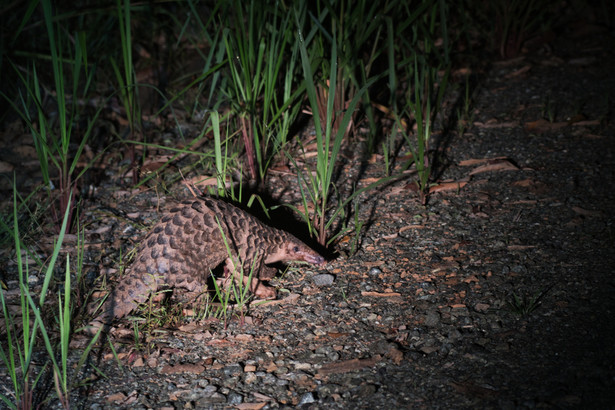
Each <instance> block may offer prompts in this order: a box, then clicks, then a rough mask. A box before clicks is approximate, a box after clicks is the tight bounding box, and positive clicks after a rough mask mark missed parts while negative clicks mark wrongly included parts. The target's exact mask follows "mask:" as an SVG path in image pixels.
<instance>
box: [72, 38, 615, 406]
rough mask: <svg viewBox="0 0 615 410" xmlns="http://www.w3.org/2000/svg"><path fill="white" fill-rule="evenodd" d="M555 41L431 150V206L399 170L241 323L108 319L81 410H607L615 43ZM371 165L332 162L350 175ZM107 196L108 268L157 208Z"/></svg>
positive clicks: (484, 84)
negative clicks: (436, 171) (325, 249)
mask: <svg viewBox="0 0 615 410" xmlns="http://www.w3.org/2000/svg"><path fill="white" fill-rule="evenodd" d="M589 28H592V29H596V30H597V28H595V27H591V26H590V27H589ZM565 34H566V35H567V36H566V37H562V38H560V39H559V40H556V41H555V42H553V43H552V44H550V45H549V47H545V48H542V49H540V50H539V51H538V52H535V53H533V54H530V55H526V56H525V57H524V58H521V59H517V60H514V61H508V62H505V63H495V64H493V65H492V66H491V67H490V69H489V70H488V72H486V73H485V75H484V76H483V77H481V78H480V80H479V81H478V87H477V89H476V90H475V99H476V101H475V104H474V107H473V108H474V109H473V113H474V118H473V123H472V124H470V125H469V127H468V129H467V130H466V132H465V133H464V134H463V135H462V136H459V135H455V136H453V137H452V138H448V139H446V140H444V139H441V141H440V142H441V144H440V147H439V148H440V150H439V154H440V157H441V158H442V160H441V161H440V162H441V163H442V164H445V165H446V167H443V168H442V171H441V173H440V179H441V181H444V182H447V181H448V182H457V183H459V184H461V185H462V187H460V188H459V189H454V190H447V191H443V192H438V193H434V194H433V195H432V196H431V197H430V200H429V202H428V204H427V206H421V205H420V204H419V202H418V201H417V198H416V193H415V192H413V190H412V185H411V184H410V180H409V179H405V180H397V181H396V182H394V183H391V184H389V185H388V186H386V187H384V188H381V189H379V190H377V191H371V192H370V194H369V195H364V196H363V197H362V198H361V202H360V207H359V210H360V215H361V217H360V220H361V221H363V222H364V226H363V230H362V232H361V233H362V235H361V237H360V240H359V242H358V251H357V252H356V253H352V248H353V246H354V234H353V233H351V234H349V236H348V237H345V238H342V240H341V241H340V243H339V244H338V245H337V247H336V249H335V251H336V252H337V253H334V254H331V255H330V262H329V263H328V264H327V265H326V266H324V267H323V268H314V267H308V266H305V265H301V266H297V267H294V268H292V269H290V270H289V271H288V272H286V273H285V274H284V275H282V276H281V277H279V278H277V279H276V280H275V281H274V283H275V284H276V285H277V286H278V287H279V291H278V300H276V301H272V302H269V303H265V304H253V305H252V306H251V307H250V309H249V311H248V312H247V316H246V317H245V318H244V319H243V320H240V319H239V318H237V317H233V318H231V319H229V320H228V321H227V322H226V324H225V323H223V322H222V321H219V320H212V319H207V320H201V321H195V320H186V322H185V323H179V324H175V325H173V326H165V327H161V328H160V329H156V330H155V331H153V332H152V333H151V335H149V337H148V338H147V340H145V341H144V342H142V343H141V345H140V346H135V343H134V338H133V336H132V331H131V330H130V327H129V326H128V327H127V328H126V329H123V328H122V327H121V326H120V328H119V329H118V330H117V331H116V333H115V334H114V335H113V340H114V343H115V346H116V348H117V353H118V355H119V357H120V358H121V362H122V366H121V367H120V366H119V365H118V363H117V361H116V360H115V359H114V357H113V355H112V354H111V353H110V352H109V351H108V349H101V350H98V351H97V352H96V355H93V356H95V357H92V364H95V365H97V366H99V368H100V369H101V370H102V371H103V372H104V373H105V374H106V376H107V377H106V378H99V379H98V380H97V381H95V382H93V383H91V384H90V385H89V387H88V388H87V389H84V390H81V391H79V392H76V393H75V394H77V393H78V394H79V396H80V397H79V398H76V402H78V403H79V406H80V407H83V408H88V409H101V408H157V409H167V408H168V409H177V408H229V407H231V408H232V407H236V408H243V409H260V408H284V407H301V408H310V409H311V408H314V409H316V408H340V409H342V408H343V409H347V408H386V409H392V408H511V409H512V408H612V407H613V403H614V402H615V350H614V349H613V347H612V346H613V337H614V336H615V324H614V322H613V319H612V317H613V313H614V308H615V280H614V276H613V267H615V264H614V261H615V252H614V248H615V246H614V245H615V230H614V226H613V214H614V212H615V202H614V199H615V198H614V194H613V182H614V181H615V175H614V172H615V151H614V148H615V139H614V138H615V135H614V133H613V123H614V121H613V120H614V115H615V113H614V111H613V106H612V101H615V76H613V74H612V73H613V70H614V69H615V64H613V62H614V57H615V56H614V54H613V52H614V50H615V47H613V46H614V41H613V37H612V33H607V32H605V31H593V32H590V33H589V35H580V34H579V32H578V31H574V30H571V31H570V32H568V33H565ZM549 114H551V115H553V121H542V122H538V120H540V119H542V118H545V116H546V115H547V116H548V115H549ZM382 162H383V161H382V158H381V157H379V156H378V155H375V156H374V157H373V158H371V160H370V161H369V163H368V164H367V166H366V168H365V169H364V170H363V169H361V170H360V171H361V172H360V173H359V168H358V166H355V165H352V164H354V163H356V162H353V160H352V158H351V160H350V161H349V164H350V165H349V166H348V167H346V168H345V169H344V173H345V176H346V177H347V178H349V181H351V182H355V181H356V182H358V186H362V185H365V184H367V183H369V182H371V181H372V180H373V178H375V177H378V176H379V175H382ZM272 175H273V176H272V178H271V179H270V180H269V185H270V189H271V191H270V192H272V197H273V198H274V199H275V200H277V201H280V202H292V201H294V200H295V198H293V196H292V195H293V194H292V192H295V191H296V190H295V189H294V184H295V178H294V177H293V176H292V175H288V174H285V173H276V172H273V173H272ZM357 179H358V180H357ZM101 189H102V188H101ZM99 195H100V197H101V198H104V197H105V195H107V197H109V196H110V194H109V193H108V192H106V193H105V192H102V191H101V192H99ZM119 195H121V193H117V192H116V193H114V194H113V195H112V196H111V197H112V198H115V203H114V204H113V205H110V204H104V205H101V207H99V208H97V209H95V210H94V209H86V215H87V218H88V219H89V225H88V228H87V231H86V240H87V242H88V243H89V249H90V250H89V253H88V254H89V255H92V254H94V255H98V256H96V257H91V256H90V257H91V258H95V259H90V263H91V264H92V266H95V267H97V268H96V271H98V270H99V269H98V268H102V269H100V270H101V271H102V272H103V273H114V269H116V268H117V266H114V264H116V262H115V260H116V259H114V257H115V256H114V255H115V254H114V252H115V253H117V251H118V250H119V249H120V248H121V249H123V250H124V252H126V251H127V250H130V249H131V248H132V246H134V243H135V242H136V241H138V240H139V239H140V238H142V236H143V235H144V233H145V232H146V227H145V226H144V227H143V229H135V228H132V227H133V226H134V223H129V221H128V220H131V221H135V220H137V221H140V222H143V224H144V225H151V223H152V222H153V220H155V219H156V218H157V217H159V215H160V213H159V212H158V210H157V208H156V206H155V205H154V204H158V200H159V199H160V198H159V197H157V196H156V195H155V194H154V193H153V192H151V191H150V192H146V193H143V194H141V195H139V197H138V198H137V199H135V200H134V203H141V204H143V203H147V202H148V201H149V203H150V205H149V208H148V209H147V210H144V208H143V206H142V205H139V206H135V205H134V204H133V203H128V202H127V201H125V200H123V202H122V200H121V198H120V196H119ZM138 201H141V202H138ZM166 205H167V204H166V203H165V202H164V201H163V203H162V209H166V208H167V206H166ZM106 206H107V207H112V208H113V209H115V210H116V211H115V214H113V213H111V215H110V216H109V213H106V215H107V216H106V217H104V218H101V214H104V213H105V211H104V209H105V207H106ZM137 209H138V210H137ZM287 228H288V225H287ZM296 229H297V230H300V229H301V228H300V227H299V225H298V224H297V227H296ZM288 230H291V229H288ZM293 233H296V232H293ZM103 247H104V248H106V249H105V250H104V251H101V248H103ZM105 269H107V270H105Z"/></svg>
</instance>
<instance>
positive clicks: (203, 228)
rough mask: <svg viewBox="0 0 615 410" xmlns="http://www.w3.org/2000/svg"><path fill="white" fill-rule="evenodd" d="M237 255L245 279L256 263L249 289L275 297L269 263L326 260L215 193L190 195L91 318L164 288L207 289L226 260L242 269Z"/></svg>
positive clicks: (103, 318) (105, 316)
mask: <svg viewBox="0 0 615 410" xmlns="http://www.w3.org/2000/svg"><path fill="white" fill-rule="evenodd" d="M222 235H224V237H223V236H222ZM225 239H226V244H228V248H227V245H226V244H225ZM229 250H230V256H231V257H229ZM234 261H241V263H243V272H244V276H245V278H244V280H245V281H247V278H248V275H249V273H250V272H251V271H252V269H253V273H252V281H251V283H250V290H251V291H252V293H254V294H255V295H256V296H258V297H262V298H272V297H275V290H274V289H272V288H270V287H268V286H265V285H264V284H263V283H261V280H262V279H265V280H267V279H271V278H273V277H274V276H275V273H276V269H275V268H273V267H269V266H266V264H270V263H275V262H291V261H306V262H309V263H312V264H315V265H321V264H323V263H324V262H325V260H324V258H323V257H322V256H321V255H320V254H318V253H317V252H315V251H314V250H312V249H311V248H310V247H308V246H307V245H305V244H304V243H303V242H301V241H300V240H299V239H297V238H296V237H294V236H293V235H291V234H289V233H288V232H285V231H282V230H279V229H275V228H272V227H270V226H267V225H265V224H263V223H262V222H260V221H259V220H258V219H257V218H255V217H254V216H252V215H250V214H248V213H246V212H244V211H243V210H241V209H239V208H237V207H235V206H233V205H231V204H229V203H227V202H225V201H222V200H219V199H214V198H210V197H205V198H197V199H194V200H187V201H184V202H182V203H181V206H178V207H176V208H173V209H171V210H170V211H169V213H168V214H166V215H165V216H164V217H163V218H162V219H161V220H160V221H159V222H158V223H157V224H156V225H155V226H154V228H153V229H152V230H151V231H150V232H149V234H148V235H147V237H146V238H145V240H144V241H143V242H142V243H141V245H140V246H139V248H138V250H137V254H136V257H135V260H134V262H133V264H132V265H131V266H130V267H129V268H128V270H127V272H126V274H125V275H124V276H123V277H122V278H121V280H120V282H119V283H118V284H117V286H116V287H115V289H114V290H113V291H112V292H111V294H110V295H109V297H108V298H107V300H105V302H104V303H103V304H102V306H101V308H100V309H97V311H98V312H99V314H98V316H97V317H96V319H94V321H93V322H92V323H98V324H107V323H109V322H110V321H111V320H113V319H114V318H121V317H123V316H126V315H127V314H129V313H130V312H132V311H133V310H134V309H135V308H136V307H137V306H138V305H139V304H141V303H144V302H145V301H147V299H148V298H149V297H150V295H152V294H154V293H155V292H157V291H160V290H163V289H171V290H173V291H174V292H178V293H180V292H183V293H185V295H183V296H185V297H186V298H191V297H196V295H198V294H200V293H202V292H203V291H204V290H206V288H207V279H208V277H209V275H210V274H211V271H212V270H214V269H215V268H217V267H218V266H220V265H221V264H222V263H224V264H225V265H224V266H225V272H237V271H238V270H235V269H234V267H235V263H236V262H234Z"/></svg>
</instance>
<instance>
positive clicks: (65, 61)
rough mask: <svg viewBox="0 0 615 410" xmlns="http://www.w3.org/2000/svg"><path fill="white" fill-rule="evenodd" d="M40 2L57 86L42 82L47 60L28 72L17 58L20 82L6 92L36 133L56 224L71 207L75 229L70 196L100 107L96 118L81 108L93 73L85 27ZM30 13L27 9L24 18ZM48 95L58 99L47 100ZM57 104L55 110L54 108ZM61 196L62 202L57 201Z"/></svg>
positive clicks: (42, 169)
mask: <svg viewBox="0 0 615 410" xmlns="http://www.w3.org/2000/svg"><path fill="white" fill-rule="evenodd" d="M41 6H42V10H43V18H44V26H45V33H46V35H47V37H48V39H49V53H50V54H49V56H48V60H49V62H50V65H51V69H50V70H49V71H50V72H51V74H52V76H53V87H52V88H51V91H47V90H48V88H47V87H45V86H44V85H43V84H42V82H41V76H40V72H41V71H42V70H45V68H46V67H45V66H44V65H43V64H42V63H41V64H36V62H34V61H33V62H32V63H31V64H30V66H29V70H28V71H27V72H25V73H23V72H22V70H21V69H20V68H18V67H17V66H16V65H14V64H13V67H14V69H15V72H16V74H17V75H18V78H19V80H20V82H21V84H20V87H19V92H18V96H17V99H16V100H15V99H13V98H11V97H9V96H7V95H6V94H2V96H3V97H4V98H5V99H6V100H7V101H8V102H9V104H10V105H11V106H12V108H13V109H14V110H15V112H17V113H18V114H19V115H20V116H21V118H22V119H23V120H24V122H25V123H26V125H27V127H28V128H29V130H30V132H31V134H32V137H33V139H34V147H35V149H36V153H37V156H38V161H39V164H40V169H41V174H42V178H43V183H44V186H45V189H46V190H47V192H48V194H49V198H50V201H51V203H52V206H51V215H52V217H53V220H54V222H55V224H56V226H57V229H59V226H60V223H61V220H62V215H63V214H64V213H65V211H67V210H68V215H69V218H68V230H69V231H70V230H71V229H72V226H73V222H74V218H73V214H72V212H73V209H72V208H71V207H69V197H71V195H72V196H76V194H77V190H76V189H75V188H76V183H77V181H78V180H79V178H80V177H81V176H82V175H83V173H84V172H85V169H86V168H87V167H85V168H84V169H83V170H81V171H80V172H78V173H77V164H78V163H79V162H80V160H81V157H82V154H83V150H84V148H85V145H86V143H87V141H88V139H89V138H90V137H91V136H92V134H93V129H94V124H95V121H96V119H97V118H98V115H99V114H100V111H101V110H100V109H99V110H98V111H97V112H96V113H95V114H94V116H93V117H91V118H84V117H83V114H82V113H81V112H80V107H79V100H80V99H85V98H86V97H87V96H88V94H89V92H90V87H91V85H92V80H93V74H94V73H93V71H92V70H90V69H89V67H88V64H89V63H88V53H87V47H86V36H85V32H83V31H78V32H75V33H73V34H72V35H69V34H68V33H67V32H66V31H65V29H64V28H63V26H62V20H61V18H58V17H57V16H54V14H53V10H52V2H51V1H50V0H42V1H41ZM29 16H30V15H29V14H26V15H25V16H24V19H26V18H29ZM42 60H46V59H45V58H43V59H42ZM41 67H42V68H41ZM49 97H51V99H52V100H53V103H54V104H45V101H47V100H48V99H49ZM54 105H55V107H54ZM50 107H51V108H50ZM53 108H55V111H51V110H52V109H53ZM84 123H85V124H86V125H85V127H84V126H83V124H84ZM54 168H55V171H56V172H57V177H56V174H55V173H54ZM56 201H57V207H56V206H55V205H54V204H55V203H56Z"/></svg>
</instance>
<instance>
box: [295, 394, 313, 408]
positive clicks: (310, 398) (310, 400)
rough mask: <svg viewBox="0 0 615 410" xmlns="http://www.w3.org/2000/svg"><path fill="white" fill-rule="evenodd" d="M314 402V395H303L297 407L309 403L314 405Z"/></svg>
mask: <svg viewBox="0 0 615 410" xmlns="http://www.w3.org/2000/svg"><path fill="white" fill-rule="evenodd" d="M315 401H316V400H314V395H313V394H312V393H311V392H308V393H305V394H304V395H303V396H301V400H299V404H298V405H299V406H301V405H303V404H309V403H314V402H315Z"/></svg>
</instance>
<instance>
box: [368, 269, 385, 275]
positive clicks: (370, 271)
mask: <svg viewBox="0 0 615 410" xmlns="http://www.w3.org/2000/svg"><path fill="white" fill-rule="evenodd" d="M381 273H382V270H380V269H379V268H376V267H373V268H371V269H370V270H369V274H370V275H372V276H376V275H380V274H381Z"/></svg>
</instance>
